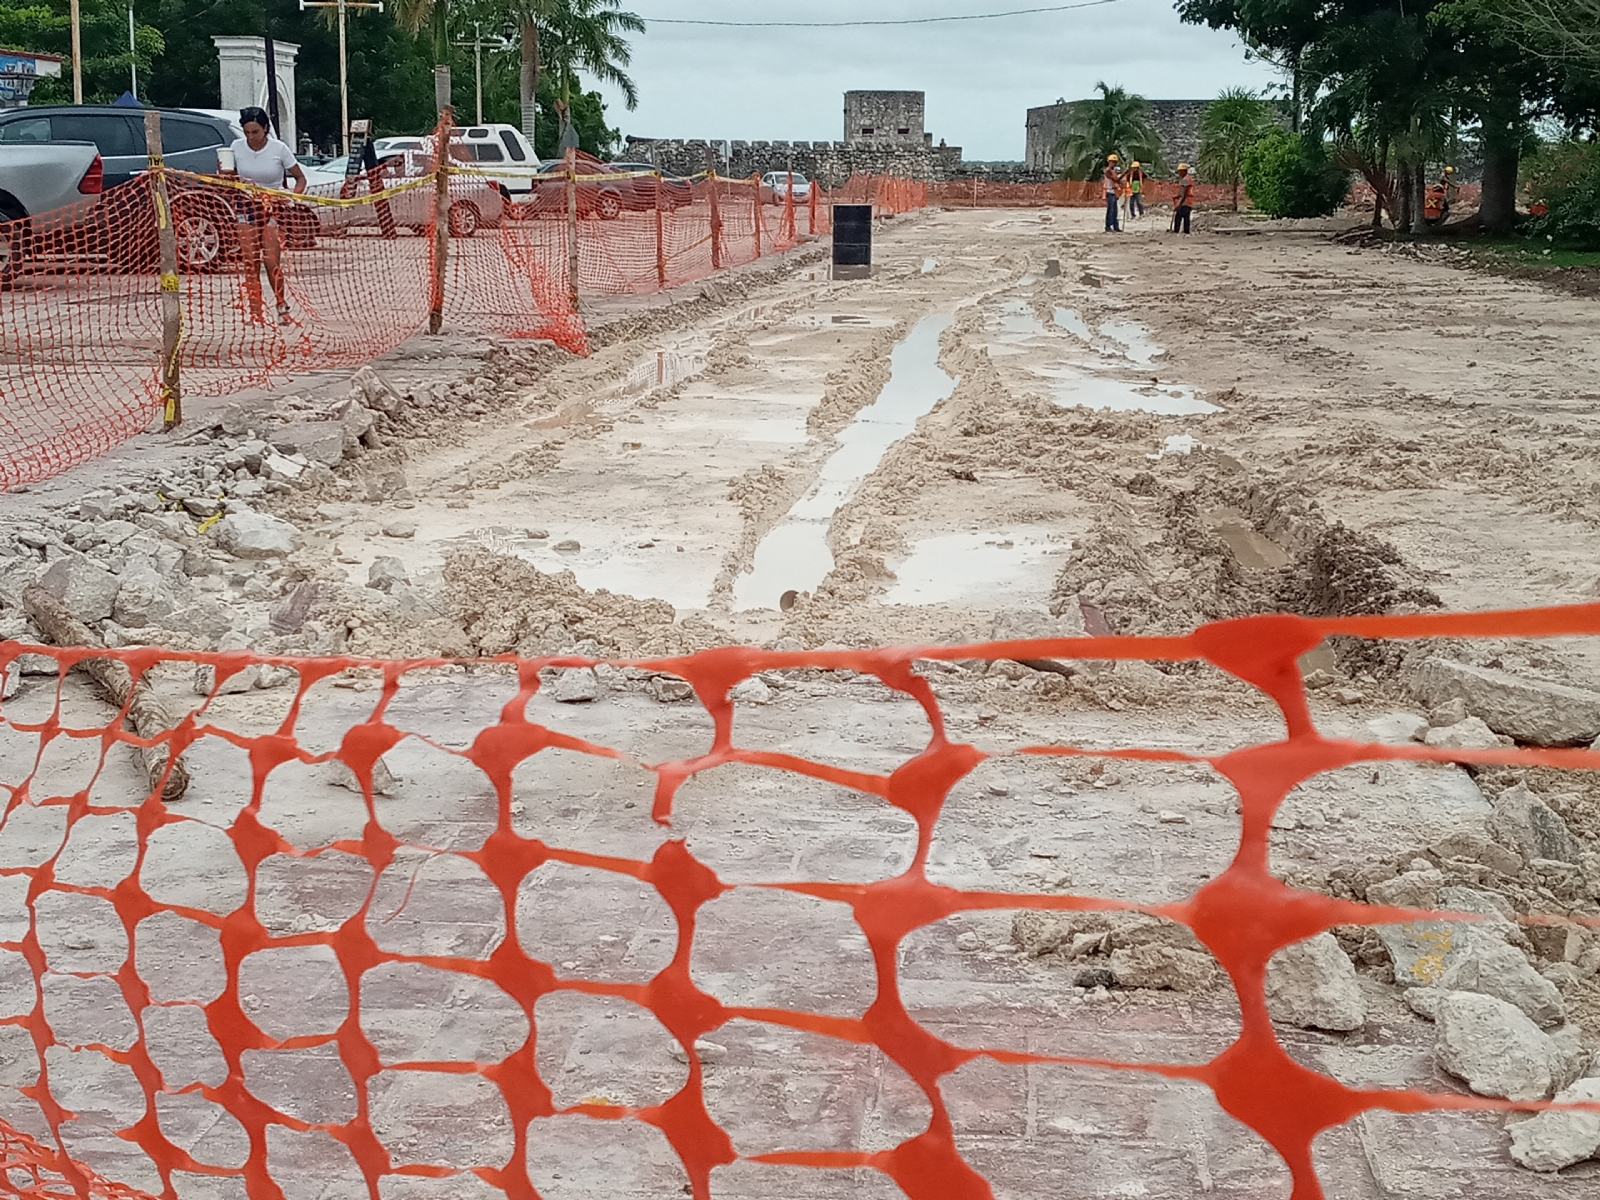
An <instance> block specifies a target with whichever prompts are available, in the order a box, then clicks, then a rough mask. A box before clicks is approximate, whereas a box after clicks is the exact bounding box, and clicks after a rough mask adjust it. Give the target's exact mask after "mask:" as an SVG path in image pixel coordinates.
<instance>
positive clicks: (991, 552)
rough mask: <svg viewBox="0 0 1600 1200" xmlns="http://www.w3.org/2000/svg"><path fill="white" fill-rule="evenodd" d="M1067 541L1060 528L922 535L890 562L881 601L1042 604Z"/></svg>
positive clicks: (1062, 556)
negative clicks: (888, 583) (889, 581)
mask: <svg viewBox="0 0 1600 1200" xmlns="http://www.w3.org/2000/svg"><path fill="white" fill-rule="evenodd" d="M1069 545H1070V542H1069V541H1068V539H1067V538H1066V537H1065V535H1063V534H1061V533H1060V532H1059V531H1052V530H1050V529H1047V528H1044V527H1039V526H1035V527H1026V528H1021V529H1011V530H1006V531H1004V532H999V533H994V532H988V533H942V534H936V535H935V536H933V537H927V538H922V539H920V540H919V541H917V542H916V544H915V545H914V546H912V548H911V553H910V554H909V555H908V556H907V557H906V558H905V559H904V560H903V561H900V562H896V563H892V564H891V569H892V570H893V571H894V574H895V582H894V584H893V586H891V587H890V588H889V589H888V591H886V592H885V593H884V594H883V595H882V596H881V597H879V600H880V602H881V603H884V604H953V603H961V604H979V605H985V604H994V605H1000V604H1004V605H1040V606H1042V605H1044V604H1046V603H1047V602H1048V601H1049V599H1050V589H1051V586H1052V584H1053V583H1054V580H1055V577H1056V573H1057V572H1058V571H1059V570H1060V568H1061V563H1062V561H1063V559H1064V558H1065V557H1066V553H1067V549H1068V547H1069Z"/></svg>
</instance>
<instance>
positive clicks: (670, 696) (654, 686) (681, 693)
mask: <svg viewBox="0 0 1600 1200" xmlns="http://www.w3.org/2000/svg"><path fill="white" fill-rule="evenodd" d="M650 690H651V692H652V693H653V694H654V696H655V698H656V699H657V700H659V701H660V702H661V703H662V704H677V703H680V702H682V701H685V700H693V699H694V687H693V686H692V685H691V684H690V683H689V681H688V680H686V679H679V678H677V677H676V676H673V675H657V676H656V677H655V678H654V679H652V680H651V681H650Z"/></svg>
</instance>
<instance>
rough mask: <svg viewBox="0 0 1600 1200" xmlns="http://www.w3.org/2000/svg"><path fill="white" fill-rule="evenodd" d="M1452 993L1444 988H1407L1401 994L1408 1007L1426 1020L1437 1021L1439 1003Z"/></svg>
mask: <svg viewBox="0 0 1600 1200" xmlns="http://www.w3.org/2000/svg"><path fill="white" fill-rule="evenodd" d="M1449 994H1450V993H1449V992H1447V991H1445V990H1444V989H1443V988H1433V987H1414V988H1407V989H1406V990H1405V991H1404V992H1402V993H1401V995H1402V996H1404V997H1405V1002H1406V1006H1407V1007H1408V1008H1410V1009H1411V1011H1412V1012H1414V1013H1416V1014H1417V1016H1419V1017H1422V1018H1424V1019H1425V1020H1429V1021H1435V1020H1438V1017H1439V1001H1441V1000H1443V999H1444V998H1445V997H1446V996H1448V995H1449Z"/></svg>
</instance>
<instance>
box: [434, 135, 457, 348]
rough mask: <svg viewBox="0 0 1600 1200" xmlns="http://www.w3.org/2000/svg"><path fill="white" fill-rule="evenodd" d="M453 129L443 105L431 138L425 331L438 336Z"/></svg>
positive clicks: (441, 317)
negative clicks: (429, 298)
mask: <svg viewBox="0 0 1600 1200" xmlns="http://www.w3.org/2000/svg"><path fill="white" fill-rule="evenodd" d="M455 126H456V110H455V109H453V108H451V107H450V106H449V105H446V106H445V107H444V108H442V109H440V110H439V129H438V132H437V133H436V134H435V135H434V141H435V142H437V143H438V145H437V146H436V147H435V159H436V162H435V166H434V173H433V197H434V201H433V307H432V309H431V311H430V312H429V313H428V332H429V333H438V332H439V327H440V326H441V325H443V324H444V272H445V268H446V267H447V266H448V265H449V262H450V133H451V131H452V130H454V129H455Z"/></svg>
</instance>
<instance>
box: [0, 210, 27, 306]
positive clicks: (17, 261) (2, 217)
mask: <svg viewBox="0 0 1600 1200" xmlns="http://www.w3.org/2000/svg"><path fill="white" fill-rule="evenodd" d="M27 245H28V219H27V216H26V214H24V213H22V212H20V211H18V210H17V209H15V208H13V207H12V206H11V205H9V204H0V288H8V287H10V286H11V285H12V283H13V282H14V281H15V280H16V277H17V273H18V272H19V271H20V270H21V269H22V260H23V258H24V257H25V256H26V254H27Z"/></svg>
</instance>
